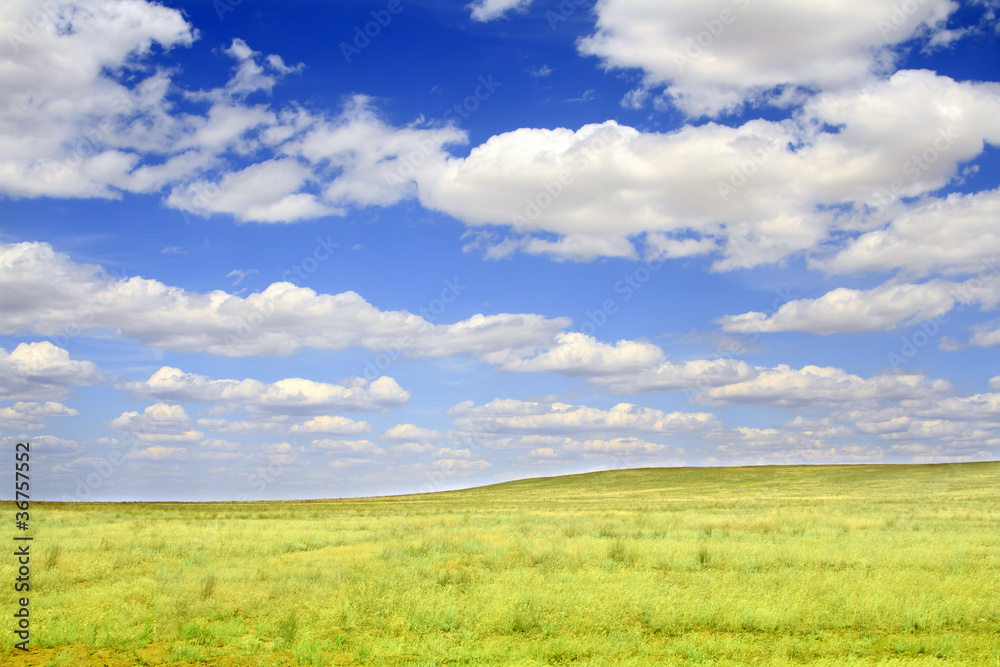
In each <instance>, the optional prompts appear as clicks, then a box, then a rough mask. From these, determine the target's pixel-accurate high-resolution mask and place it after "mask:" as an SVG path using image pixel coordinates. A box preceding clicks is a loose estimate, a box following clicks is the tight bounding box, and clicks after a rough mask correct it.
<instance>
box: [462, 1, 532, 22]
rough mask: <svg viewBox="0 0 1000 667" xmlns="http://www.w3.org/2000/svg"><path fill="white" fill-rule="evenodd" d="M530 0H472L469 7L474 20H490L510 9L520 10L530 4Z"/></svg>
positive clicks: (499, 16)
mask: <svg viewBox="0 0 1000 667" xmlns="http://www.w3.org/2000/svg"><path fill="white" fill-rule="evenodd" d="M531 2H532V0H474V1H473V2H472V3H471V4H470V5H469V9H470V10H471V11H472V18H473V19H475V20H476V21H492V20H494V19H498V18H501V17H502V16H503V15H504V14H506V13H508V12H510V11H516V12H522V11H525V10H526V9H527V8H528V7H530V6H531Z"/></svg>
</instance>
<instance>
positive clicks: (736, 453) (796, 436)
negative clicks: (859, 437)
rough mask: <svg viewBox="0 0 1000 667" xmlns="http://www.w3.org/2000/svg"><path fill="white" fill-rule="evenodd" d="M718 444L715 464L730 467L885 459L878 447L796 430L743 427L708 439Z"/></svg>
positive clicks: (836, 436) (714, 458) (716, 434)
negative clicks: (725, 464)
mask: <svg viewBox="0 0 1000 667" xmlns="http://www.w3.org/2000/svg"><path fill="white" fill-rule="evenodd" d="M709 437H710V438H711V439H712V440H715V441H716V442H718V443H719V444H718V446H717V448H716V451H715V456H714V457H713V460H714V461H716V462H722V461H725V462H726V463H728V464H730V465H739V464H751V465H753V464H768V463H771V464H773V463H785V464H794V463H799V464H801V463H826V462H844V461H859V462H860V461H870V462H874V461H878V460H880V459H883V458H884V457H885V455H886V453H885V450H883V449H882V448H881V447H879V446H877V445H872V444H864V443H862V444H856V443H854V442H844V441H843V440H842V439H840V436H839V435H836V434H835V435H833V436H825V435H819V434H816V433H812V432H809V431H803V430H799V429H795V428H751V427H746V426H740V427H736V428H732V429H727V430H725V431H718V432H716V433H713V434H711V435H710V436H709Z"/></svg>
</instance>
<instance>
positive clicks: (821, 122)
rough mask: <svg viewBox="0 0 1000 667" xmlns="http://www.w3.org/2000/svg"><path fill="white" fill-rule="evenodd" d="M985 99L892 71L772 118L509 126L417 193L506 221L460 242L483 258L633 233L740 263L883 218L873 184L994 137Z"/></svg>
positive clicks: (594, 247)
mask: <svg viewBox="0 0 1000 667" xmlns="http://www.w3.org/2000/svg"><path fill="white" fill-rule="evenodd" d="M887 108H892V109H896V110H902V112H894V113H893V114H886V113H883V110H884V109H887ZM998 112H1000V87H998V86H997V85H995V84H978V83H967V82H961V83H960V82H956V81H953V80H952V79H949V78H948V77H943V76H938V75H936V74H934V73H932V72H927V71H911V70H903V71H900V72H897V73H895V74H894V75H892V76H891V77H889V78H886V79H884V80H872V81H866V82H865V83H863V84H861V85H859V86H858V87H855V88H850V89H844V90H833V91H826V92H822V93H819V94H816V95H815V96H813V97H810V98H809V99H808V100H806V101H805V103H804V104H803V105H802V106H801V108H800V109H799V111H797V112H796V113H795V114H793V117H792V119H790V120H787V121H765V120H752V121H748V122H746V123H744V124H743V125H741V126H739V127H728V126H723V125H718V124H716V123H711V122H710V123H705V124H703V125H698V126H693V125H685V126H683V127H681V128H679V129H677V130H674V131H672V132H669V133H654V132H640V131H639V130H636V129H635V128H631V127H626V126H622V125H619V124H617V123H615V122H614V121H607V122H605V123H601V124H592V125H586V126H584V127H582V128H580V129H579V130H575V131H574V130H572V129H567V128H556V129H539V128H520V129H516V130H513V131H510V132H506V133H504V134H500V135H496V136H493V137H491V138H490V139H489V140H488V141H486V142H485V143H483V144H481V145H479V146H475V147H473V148H472V150H471V151H470V152H469V155H468V156H467V157H463V158H449V159H447V160H446V161H445V162H444V164H443V165H441V164H440V163H437V164H435V165H432V166H429V167H427V168H426V169H422V170H421V171H420V173H418V174H417V176H416V182H417V183H418V192H417V196H418V197H419V200H420V202H421V203H422V204H423V205H424V206H426V207H428V208H432V209H436V210H440V211H443V212H445V213H448V214H449V215H452V216H453V217H456V218H458V219H459V220H462V221H463V222H465V223H466V224H467V225H468V226H470V227H471V228H473V229H480V230H484V231H488V230H489V228H490V227H500V228H506V229H507V230H508V231H509V233H510V234H509V236H507V237H499V238H496V239H492V240H491V237H489V236H482V237H480V239H479V241H478V242H477V243H473V244H470V246H472V247H475V246H476V245H480V246H485V247H486V249H487V250H486V253H487V256H488V257H503V256H506V255H509V254H510V253H511V252H514V251H516V250H522V251H526V252H534V253H541V254H548V255H551V256H553V257H555V258H559V259H577V260H589V259H593V258H594V257H597V256H611V257H630V256H636V253H637V250H636V248H635V244H636V243H639V242H642V240H643V238H645V239H646V241H645V242H646V248H645V251H646V253H645V254H647V255H652V256H654V257H664V258H669V257H681V256H691V255H694V254H703V253H707V252H717V253H718V254H720V255H721V257H720V258H719V259H718V260H717V261H716V262H715V264H714V268H715V269H716V270H729V269H734V268H740V267H753V266H756V265H759V264H766V263H774V262H779V261H781V260H782V259H784V258H786V257H788V256H790V255H794V254H796V253H806V252H811V251H813V250H814V249H816V248H817V247H818V246H819V244H820V243H821V242H823V241H825V240H826V239H827V237H828V235H829V234H830V232H831V231H832V230H853V231H852V232H851V233H857V231H858V229H859V226H861V225H867V227H863V229H862V231H864V229H871V227H872V225H873V224H877V223H878V222H881V221H883V220H882V218H881V217H880V216H879V215H876V216H874V217H873V216H872V215H871V212H870V211H869V209H870V208H872V207H875V208H878V209H879V211H881V213H887V212H888V210H883V208H884V207H880V205H879V202H882V201H884V199H880V198H879V193H880V189H881V190H886V191H889V192H890V194H891V197H893V198H894V200H895V201H896V202H897V203H898V202H899V201H901V200H902V198H904V197H919V196H921V195H926V194H928V193H930V192H933V191H935V190H937V189H939V188H941V187H942V186H944V185H946V184H947V183H948V182H950V181H951V180H952V179H953V178H955V176H956V174H957V166H958V165H960V164H962V163H964V162H967V161H968V160H971V159H973V158H974V157H976V156H977V155H979V154H980V153H981V152H982V150H983V144H984V142H986V143H990V144H994V145H996V144H1000V131H998V130H997V129H996V127H995V125H996V124H995V123H994V122H993V119H994V118H995V117H996V115H997V113H998ZM830 128H836V131H834V130H831V129H830ZM926 155H930V156H931V157H930V158H923V159H922V157H921V156H926ZM915 158H916V159H915ZM789 184H792V185H789ZM843 209H846V210H847V211H848V212H847V213H844V212H838V211H841V210H843ZM901 210H905V207H902V208H900V207H898V206H897V207H895V208H894V209H893V212H894V213H898V212H900V211H901ZM865 220H873V221H874V223H873V222H870V221H869V222H865ZM549 235H555V236H556V238H555V239H554V240H553V239H551V238H548V236H549ZM951 245H957V242H953V243H952V244H951Z"/></svg>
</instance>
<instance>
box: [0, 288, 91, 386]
mask: <svg viewBox="0 0 1000 667" xmlns="http://www.w3.org/2000/svg"><path fill="white" fill-rule="evenodd" d="M24 296H26V295H22V297H16V298H23V297H24ZM2 300H3V297H2V296H0V301H2ZM6 316H7V313H6V311H4V319H6ZM106 380H107V378H105V376H104V374H103V373H101V371H100V370H99V369H98V368H97V365H96V364H94V363H93V362H90V361H76V360H73V359H70V356H69V352H67V351H66V350H64V349H62V348H61V347H56V346H55V345H53V344H52V343H50V342H48V341H42V342H40V343H20V344H19V345H18V346H17V347H16V348H14V350H13V351H12V352H10V353H8V352H7V350H5V349H3V348H0V400H14V399H18V400H23V401H48V400H59V399H63V398H65V397H66V396H67V395H68V394H69V390H70V389H71V388H73V387H82V386H86V385H92V384H100V383H103V382H105V381H106Z"/></svg>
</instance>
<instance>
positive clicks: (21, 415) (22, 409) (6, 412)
mask: <svg viewBox="0 0 1000 667" xmlns="http://www.w3.org/2000/svg"><path fill="white" fill-rule="evenodd" d="M79 414H80V413H79V412H78V411H76V410H74V409H73V408H67V407H66V406H65V405H63V404H62V403H59V402H56V401H46V402H44V403H39V402H37V401H17V402H16V403H14V405H13V406H9V407H5V408H0V427H2V428H15V429H25V430H35V429H41V428H44V427H45V418H46V417H76V416H77V415H79Z"/></svg>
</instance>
